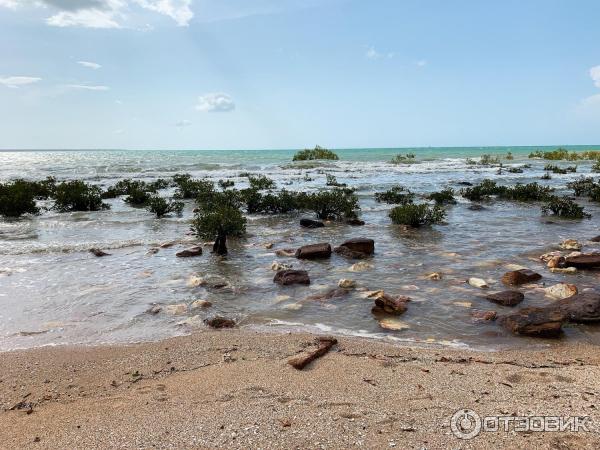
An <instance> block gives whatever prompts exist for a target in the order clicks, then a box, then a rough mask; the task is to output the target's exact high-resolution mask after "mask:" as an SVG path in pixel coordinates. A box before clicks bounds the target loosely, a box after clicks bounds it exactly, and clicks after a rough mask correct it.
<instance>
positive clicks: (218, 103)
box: [196, 92, 235, 112]
mask: <svg viewBox="0 0 600 450" xmlns="http://www.w3.org/2000/svg"><path fill="white" fill-rule="evenodd" d="M196 109H197V110H198V111H204V112H228V111H233V110H234V109H235V103H234V102H233V99H232V98H231V96H230V95H228V94H224V93H222V92H211V93H208V94H204V95H201V96H200V97H198V104H197V105H196Z"/></svg>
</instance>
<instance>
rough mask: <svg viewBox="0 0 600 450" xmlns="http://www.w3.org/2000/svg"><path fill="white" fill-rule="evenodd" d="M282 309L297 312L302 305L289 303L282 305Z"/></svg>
mask: <svg viewBox="0 0 600 450" xmlns="http://www.w3.org/2000/svg"><path fill="white" fill-rule="evenodd" d="M281 308H282V309H287V310H288V311H299V310H301V309H302V303H289V304H287V305H283V306H282V307H281Z"/></svg>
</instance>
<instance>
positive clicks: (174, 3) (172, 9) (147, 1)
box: [134, 0, 194, 27]
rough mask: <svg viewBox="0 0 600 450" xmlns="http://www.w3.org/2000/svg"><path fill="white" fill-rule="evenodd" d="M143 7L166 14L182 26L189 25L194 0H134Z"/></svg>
mask: <svg viewBox="0 0 600 450" xmlns="http://www.w3.org/2000/svg"><path fill="white" fill-rule="evenodd" d="M134 1H135V2H136V3H137V4H138V5H140V6H141V7H142V8H145V9H148V10H150V11H154V12H157V13H159V14H164V15H165V16H168V17H170V18H171V19H173V20H174V21H175V22H176V23H177V25H179V26H180V27H186V26H188V25H189V22H190V20H192V17H194V13H193V12H192V10H191V9H190V5H191V4H192V0H134Z"/></svg>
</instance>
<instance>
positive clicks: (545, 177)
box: [541, 172, 552, 180]
mask: <svg viewBox="0 0 600 450" xmlns="http://www.w3.org/2000/svg"><path fill="white" fill-rule="evenodd" d="M541 179H542V180H551V179H552V175H550V174H549V173H548V172H546V173H545V174H544V175H542V178H541Z"/></svg>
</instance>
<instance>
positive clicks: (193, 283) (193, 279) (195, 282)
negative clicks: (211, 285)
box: [185, 275, 206, 287]
mask: <svg viewBox="0 0 600 450" xmlns="http://www.w3.org/2000/svg"><path fill="white" fill-rule="evenodd" d="M185 284H186V286H188V287H198V286H204V285H205V284H206V281H204V278H201V277H198V276H196V275H192V276H190V277H189V278H188V280H187V282H186V283H185Z"/></svg>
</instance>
